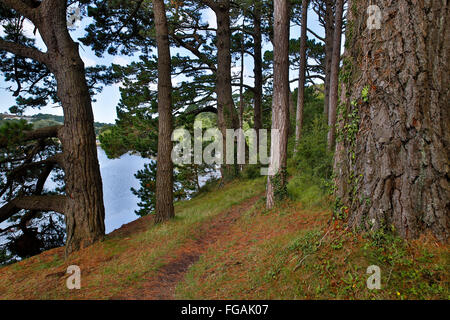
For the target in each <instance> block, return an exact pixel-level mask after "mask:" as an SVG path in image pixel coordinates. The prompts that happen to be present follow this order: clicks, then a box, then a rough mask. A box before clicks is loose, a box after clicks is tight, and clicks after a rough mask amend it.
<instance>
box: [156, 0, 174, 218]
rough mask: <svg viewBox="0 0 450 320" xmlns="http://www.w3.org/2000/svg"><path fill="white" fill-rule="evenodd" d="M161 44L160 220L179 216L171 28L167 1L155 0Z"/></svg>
mask: <svg viewBox="0 0 450 320" xmlns="http://www.w3.org/2000/svg"><path fill="white" fill-rule="evenodd" d="M153 12H154V15H155V26H156V40H157V44H158V114H159V120H158V125H159V134H158V159H157V171H156V217H155V222H156V223H160V222H163V221H167V220H169V219H171V218H173V217H175V211H174V207H173V163H172V158H171V154H172V126H173V124H172V79H171V57H170V47H169V36H168V33H169V30H168V26H167V18H166V9H165V6H164V1H163V0H153Z"/></svg>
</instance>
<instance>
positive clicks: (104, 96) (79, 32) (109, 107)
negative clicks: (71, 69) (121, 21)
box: [0, 9, 324, 123]
mask: <svg viewBox="0 0 450 320" xmlns="http://www.w3.org/2000/svg"><path fill="white" fill-rule="evenodd" d="M203 16H204V19H205V21H208V23H209V24H210V26H211V27H213V28H215V27H216V22H215V15H214V12H213V11H211V10H205V12H203ZM88 22H89V19H87V18H86V19H83V20H82V21H81V22H77V24H76V25H75V30H74V31H72V32H71V35H72V37H73V38H74V39H75V40H76V39H78V38H80V37H81V36H83V35H84V27H85V26H86V25H87V24H88ZM308 28H310V29H311V30H313V31H314V32H315V33H317V34H318V35H319V36H323V33H324V32H323V30H322V28H321V27H320V26H319V23H318V19H317V15H316V14H315V12H314V11H313V10H312V9H310V11H309V15H308ZM24 29H25V33H26V34H27V35H29V36H33V29H34V28H33V25H32V24H31V23H29V22H28V23H26V24H25V27H24ZM0 35H3V30H2V29H0ZM290 37H291V38H292V39H298V38H299V37H300V27H299V26H291V35H290ZM309 37H313V36H312V35H311V34H309ZM36 41H37V42H36V44H37V46H38V47H39V48H45V45H44V44H43V42H42V40H41V39H40V36H39V34H37V36H36ZM271 49H272V48H271V45H270V44H265V46H264V48H263V51H265V50H271ZM177 53H181V54H187V52H186V51H183V49H172V54H173V55H175V54H177ZM80 55H81V58H82V59H83V61H84V63H85V65H86V67H90V66H95V65H97V64H102V65H111V63H115V64H119V65H127V64H128V63H130V62H131V61H133V60H135V59H137V58H136V57H128V56H110V55H107V54H105V55H104V57H102V58H99V57H97V56H96V55H95V54H94V53H93V51H92V50H91V49H90V48H89V47H85V46H83V45H80ZM252 70H253V61H252V59H251V57H249V56H246V57H245V71H244V77H245V82H246V83H247V84H249V85H253V79H252V76H253V74H252V73H253V72H252ZM232 72H236V73H238V72H240V62H238V63H237V66H236V67H234V68H233V69H232ZM290 78H291V79H295V78H298V74H297V71H295V70H294V71H291V74H290ZM181 80H183V79H182V78H180V77H176V78H173V79H172V82H173V85H174V86H176V85H177V83H178V82H180V81H181ZM9 86H12V87H13V88H14V84H13V83H6V82H5V81H4V77H3V75H0V113H9V111H8V110H9V108H10V107H11V106H13V105H15V98H14V97H13V96H12V92H10V91H9V90H7V88H8V87H9ZM155 87H156V85H155ZM296 87H297V84H296V83H293V84H292V88H291V89H294V88H296ZM119 89H120V84H115V85H112V86H107V87H104V89H103V91H102V93H100V94H97V95H96V96H95V100H96V102H93V112H94V119H95V121H97V122H103V123H114V122H115V120H116V118H117V113H116V106H117V104H118V102H119V100H120V91H119ZM37 113H49V114H55V115H62V109H61V108H60V107H59V106H57V105H49V106H46V107H44V108H41V109H31V108H28V109H27V110H26V111H25V115H33V114H37Z"/></svg>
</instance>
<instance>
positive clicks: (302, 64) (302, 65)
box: [294, 0, 309, 152]
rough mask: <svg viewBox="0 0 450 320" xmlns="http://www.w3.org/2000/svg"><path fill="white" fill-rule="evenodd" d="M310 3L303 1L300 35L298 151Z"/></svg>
mask: <svg viewBox="0 0 450 320" xmlns="http://www.w3.org/2000/svg"><path fill="white" fill-rule="evenodd" d="M308 5H309V0H303V2H302V22H301V23H302V31H301V35H300V37H301V38H300V71H299V77H298V98H297V117H296V121H295V148H294V152H296V151H297V147H298V144H299V142H300V138H301V136H302V129H303V109H304V105H305V82H306V41H307V35H306V31H307V28H308Z"/></svg>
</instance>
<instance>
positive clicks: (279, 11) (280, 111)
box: [266, 0, 289, 209]
mask: <svg viewBox="0 0 450 320" xmlns="http://www.w3.org/2000/svg"><path fill="white" fill-rule="evenodd" d="M274 8H275V10H274V70H273V76H274V82H273V104H272V130H279V132H280V141H275V139H272V140H271V164H270V165H271V167H272V168H274V167H276V166H275V164H276V163H278V164H279V168H280V170H279V172H278V173H279V174H278V175H277V176H269V177H268V183H267V203H266V205H267V208H268V209H271V208H273V206H274V204H275V200H276V199H275V195H276V193H279V192H282V190H275V188H277V189H278V188H280V189H284V188H285V186H286V176H285V170H286V166H287V140H288V133H289V1H286V0H275V2H274ZM276 143H279V151H280V152H279V153H275V152H274V150H275V144H276ZM275 179H277V180H279V181H278V182H279V183H275V181H274V180H275Z"/></svg>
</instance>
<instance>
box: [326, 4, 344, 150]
mask: <svg viewBox="0 0 450 320" xmlns="http://www.w3.org/2000/svg"><path fill="white" fill-rule="evenodd" d="M343 11H344V0H337V1H336V15H335V19H334V20H335V24H334V37H333V57H332V60H331V73H330V103H329V114H328V126H329V127H330V129H329V131H328V149H329V150H330V151H331V150H333V148H334V146H335V142H336V114H337V105H338V88H339V63H340V61H341V39H342V20H343Z"/></svg>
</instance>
